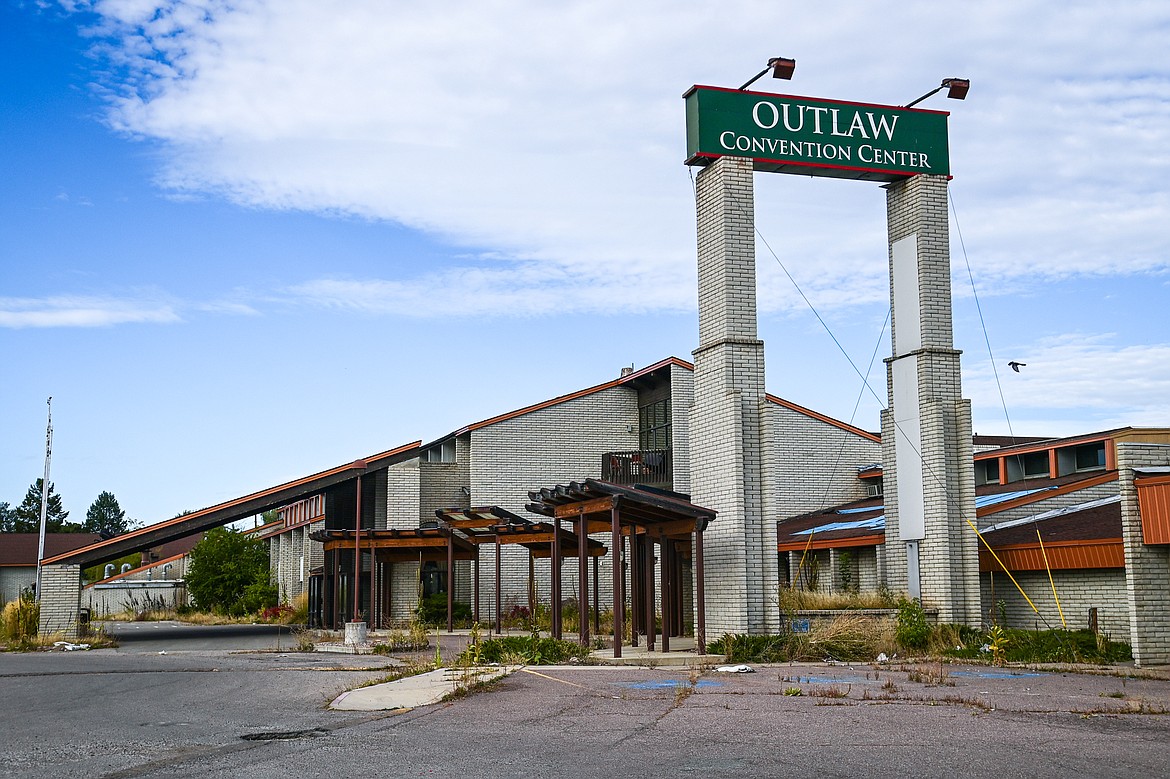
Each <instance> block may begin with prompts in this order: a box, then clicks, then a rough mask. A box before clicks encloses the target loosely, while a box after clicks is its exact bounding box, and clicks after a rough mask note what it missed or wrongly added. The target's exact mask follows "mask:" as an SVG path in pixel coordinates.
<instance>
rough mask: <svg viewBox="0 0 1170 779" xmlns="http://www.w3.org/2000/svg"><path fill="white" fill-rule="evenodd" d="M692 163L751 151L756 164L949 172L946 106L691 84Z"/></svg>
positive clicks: (850, 171)
mask: <svg viewBox="0 0 1170 779" xmlns="http://www.w3.org/2000/svg"><path fill="white" fill-rule="evenodd" d="M683 98H684V99H685V100H686V106H687V164H688V165H707V164H709V163H710V162H711V161H713V160H716V159H718V158H719V157H724V156H733V157H750V158H751V159H752V161H753V162H754V164H755V168H756V170H763V171H772V172H779V173H796V174H800V175H806V176H832V177H834V178H845V179H862V180H866V181H897V180H899V179H904V178H908V177H910V176H915V175H917V174H919V173H930V174H934V175H941V176H949V175H950V156H949V153H948V149H947V116H949V114H948V113H947V112H945V111H923V110H919V109H909V108H897V107H895V106H885V105H867V104H865V103H845V102H842V101H839V100H820V99H816V98H810V97H794V96H792V95H775V94H770V93H764V92H742V91H740V90H738V89H725V88H722V87H699V86H696V87H691V88H690V90H689V91H688V92H687V93H686V94H685V95H683Z"/></svg>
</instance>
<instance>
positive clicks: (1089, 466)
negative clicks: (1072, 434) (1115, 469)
mask: <svg viewBox="0 0 1170 779" xmlns="http://www.w3.org/2000/svg"><path fill="white" fill-rule="evenodd" d="M1076 458H1077V470H1078V471H1095V470H1097V469H1099V468H1104V467H1105V442H1104V441H1098V442H1097V443H1093V444H1084V445H1082V446H1078V447H1077V448H1076Z"/></svg>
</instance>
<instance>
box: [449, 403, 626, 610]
mask: <svg viewBox="0 0 1170 779" xmlns="http://www.w3.org/2000/svg"><path fill="white" fill-rule="evenodd" d="M637 401H638V396H637V393H636V392H635V391H634V390H632V389H628V388H625V387H613V388H610V389H607V390H602V391H600V392H595V393H593V394H591V395H586V396H584V397H580V398H575V399H573V400H568V401H565V402H563V403H559V404H557V405H554V406H549V407H547V408H543V409H538V410H536V411H532V412H529V413H527V414H523V415H521V416H518V417H513V418H511V419H506V420H503V421H501V422H497V423H495V424H493V425H489V426H487V427H483V428H480V429H478V430H474V431H472V432H471V446H470V451H471V458H470V486H471V505H473V506H489V505H498V506H501V507H503V508H506V509H508V510H509V511H513V512H515V513H517V514H519V515H521V516H527V517H528V518H530V519H533V520H543V519H544V518H543V517H540V516H538V515H534V514H530V513H529V512H527V511H526V510H525V509H524V504H525V503H527V498H528V491H529V490H531V489H539V488H541V487H549V486H552V485H554V484H564V483H567V482H569V481H573V480H581V479H584V478H587V477H588V478H599V477H600V476H601V455H602V454H603V453H605V452H610V451H617V450H623V449H636V448H637V446H638V434H637V426H638V405H637ZM630 425H632V426H633V429H634V432H632V433H631V432H630V431H629V426H630ZM593 537H594V538H596V539H597V540H599V541H602V542H603V543H606V542H607V538H606V536H605V534H598V535H595V536H593ZM589 565H590V572H592V563H590V564H589ZM501 566H502V574H501V579H502V588H503V589H502V590H501V598H502V601H503V605H504V609H505V611H506V610H507V609H508V608H509V607H510V606H511V605H517V604H519V605H523V604H527V602H528V551H527V550H526V549H523V548H522V547H518V546H515V545H505V546H504V547H503V548H502V550H501ZM611 566H612V555H606V557H604V558H602V561H601V569H600V574H601V581H600V594H601V599H602V601H603V603H604V602H610V596H609V593H610V592H611V590H610V581H611V576H612V567H611ZM479 570H480V576H481V582H480V592H479V595H480V604H479V606H480V618H481V619H484V620H487V619H493V618H494V615H495V589H494V588H495V548H494V546H493V545H492V544H484V545H482V546H481V547H480V562H479ZM536 572H537V574H536V575H537V592H538V594H539V596H540V598H541V599H542V600H545V601H546V602H547V599H548V596H549V589H550V586H551V584H550V581H551V578H550V562H549V560H547V559H544V560H537V561H536ZM562 573H563V580H562V594H563V596H564V597H565V598H570V597H574V596H575V595H576V592H577V589H576V587H577V560H576V558H572V559H567V560H565V561H564V562H563V564H562ZM589 589H590V597H592V590H593V588H592V585H590V588H589ZM566 628H567V629H572V626H566Z"/></svg>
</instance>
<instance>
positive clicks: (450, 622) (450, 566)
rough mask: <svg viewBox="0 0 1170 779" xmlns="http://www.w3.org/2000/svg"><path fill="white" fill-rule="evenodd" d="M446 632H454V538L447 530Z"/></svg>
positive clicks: (449, 530)
mask: <svg viewBox="0 0 1170 779" xmlns="http://www.w3.org/2000/svg"><path fill="white" fill-rule="evenodd" d="M447 632H448V633H454V632H455V538H454V534H453V533H452V532H451V528H447Z"/></svg>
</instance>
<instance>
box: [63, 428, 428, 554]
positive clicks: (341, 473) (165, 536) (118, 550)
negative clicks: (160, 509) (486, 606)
mask: <svg viewBox="0 0 1170 779" xmlns="http://www.w3.org/2000/svg"><path fill="white" fill-rule="evenodd" d="M418 453H419V442H418V441H415V442H413V443H409V444H406V445H404V446H400V447H398V448H396V449H390V450H387V451H385V452H380V453H379V454H375V455H372V456H370V457H366V458H364V459H360V460H354V461H353V462H352V463H347V464H345V465H339V466H337V467H335V468H330V469H329V470H326V471H321V472H320V473H315V474H312V475H311V476H305V477H303V478H300V479H295V480H293V481H290V482H285V483H284V484H278V485H277V486H275V487H269V488H268V489H265V490H260V491H259V492H253V493H252V494H250V495H244V496H243V497H240V498H236V499H234V500H229V501H227V502H225V503H219V504H217V505H215V506H210V507H208V508H205V509H201V510H199V511H194V512H192V513H190V514H184V515H182V516H179V517H175V518H174V519H168V520H166V521H164V522H159V523H157V524H154V525H148V526H147V527H144V528H141V529H139V530H134V531H131V532H129V533H125V534H123V535H120V536H115V537H114V538H111V539H109V540H107V541H101V542H99V543H96V544H90V545H88V546H84V547H82V548H80V549H77V550H75V551H70V552H67V553H64V554H58V555H56V556H54V557H52V558H46V559H45V562H46V563H71V564H77V565H82V566H87V565H97V564H99V563H104V562H108V561H110V560H115V559H117V558H119V557H121V556H122V555H124V554H129V553H131V552H138V551H141V550H144V549H149V548H151V547H155V546H159V545H162V544H167V543H170V542H172V541H177V540H179V539H181V538H186V537H187V536H190V535H193V534H198V533H202V532H204V531H206V530H210V529H211V528H214V527H221V526H223V525H226V524H228V523H230V522H235V521H236V520H239V519H245V518H247V517H251V516H255V515H256V514H261V513H263V512H265V511H268V510H269V509H274V508H279V507H281V506H284V505H286V504H288V503H292V502H294V501H296V500H299V499H301V498H303V497H305V496H308V495H312V494H314V493H317V492H320V491H322V490H324V489H325V488H327V487H331V486H334V485H336V484H340V483H342V482H346V481H350V480H352V479H356V478H357V477H358V475H359V474H367V473H372V472H374V471H378V470H381V469H383V468H386V467H387V466H389V465H393V464H394V463H397V462H402V461H403V460H410V459H413V458H415V457H418Z"/></svg>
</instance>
